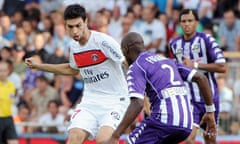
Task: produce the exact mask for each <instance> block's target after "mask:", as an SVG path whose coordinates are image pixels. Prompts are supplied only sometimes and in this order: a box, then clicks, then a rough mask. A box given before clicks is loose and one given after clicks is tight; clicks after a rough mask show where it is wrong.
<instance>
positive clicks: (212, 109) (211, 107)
mask: <svg viewBox="0 0 240 144" xmlns="http://www.w3.org/2000/svg"><path fill="white" fill-rule="evenodd" d="M205 110H206V112H215V111H216V108H215V105H214V104H212V105H205Z"/></svg>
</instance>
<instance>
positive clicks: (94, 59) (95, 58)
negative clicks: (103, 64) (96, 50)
mask: <svg viewBox="0 0 240 144" xmlns="http://www.w3.org/2000/svg"><path fill="white" fill-rule="evenodd" d="M91 58H92V60H93V61H97V60H98V58H99V56H98V55H97V54H92V56H91Z"/></svg>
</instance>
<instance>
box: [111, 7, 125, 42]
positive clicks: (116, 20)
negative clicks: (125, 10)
mask: <svg viewBox="0 0 240 144" xmlns="http://www.w3.org/2000/svg"><path fill="white" fill-rule="evenodd" d="M111 14H112V16H111V17H110V22H109V25H108V33H109V35H110V36H112V37H113V38H116V37H117V36H118V35H119V34H120V33H121V31H122V26H121V24H122V17H121V12H120V7H119V6H118V5H115V6H114V7H113V10H112V11H111ZM116 28H117V29H116Z"/></svg>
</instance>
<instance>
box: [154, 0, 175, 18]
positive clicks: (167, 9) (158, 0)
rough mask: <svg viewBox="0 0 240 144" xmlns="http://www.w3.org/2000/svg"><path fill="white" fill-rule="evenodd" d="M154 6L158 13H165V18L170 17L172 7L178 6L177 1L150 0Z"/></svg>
mask: <svg viewBox="0 0 240 144" xmlns="http://www.w3.org/2000/svg"><path fill="white" fill-rule="evenodd" d="M151 2H152V4H154V5H156V6H157V8H158V11H159V12H160V13H165V14H166V15H167V17H170V16H171V15H172V8H173V6H177V5H179V3H178V0H151Z"/></svg>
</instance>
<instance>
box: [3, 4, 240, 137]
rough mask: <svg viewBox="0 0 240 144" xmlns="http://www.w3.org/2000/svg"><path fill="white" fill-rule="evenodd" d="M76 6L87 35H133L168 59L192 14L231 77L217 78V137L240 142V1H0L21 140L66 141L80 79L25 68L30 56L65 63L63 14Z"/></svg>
mask: <svg viewBox="0 0 240 144" xmlns="http://www.w3.org/2000/svg"><path fill="white" fill-rule="evenodd" d="M73 3H78V4H81V5H83V6H84V7H85V8H86V10H87V13H88V22H89V28H90V29H92V30H96V31H100V32H103V33H106V34H108V35H110V36H112V37H113V38H114V39H116V40H117V41H118V42H119V43H120V42H121V39H122V38H123V36H124V35H126V34H127V33H128V32H130V31H134V32H138V33H140V34H141V35H142V36H143V38H144V43H145V47H146V50H152V51H157V52H160V53H163V54H165V55H166V56H168V43H169V41H170V40H171V39H172V38H174V37H177V36H180V35H182V33H183V32H182V30H181V28H180V26H179V23H178V14H179V12H180V11H181V10H182V9H183V8H191V9H195V10H197V12H198V14H199V18H200V21H199V25H198V27H197V31H200V32H206V33H209V34H211V35H212V36H214V37H215V38H216V39H217V41H218V43H219V45H220V46H221V48H222V49H223V50H224V52H225V54H226V58H227V60H228V66H229V70H228V73H227V74H224V75H216V77H217V80H218V84H219V92H220V119H219V135H240V68H239V67H240V66H239V62H240V55H239V52H240V20H239V18H240V0H96V1H93V0H92V1H86V0H0V10H1V12H0V59H1V60H7V62H8V64H9V69H10V71H11V72H10V73H9V80H10V81H12V82H13V83H14V84H15V87H16V88H17V96H16V97H15V98H14V105H13V108H12V109H13V117H14V122H15V124H16V128H17V132H18V134H24V133H37V132H48V133H65V132H66V123H67V122H68V119H69V115H70V114H71V113H72V109H73V108H74V106H75V105H76V104H77V103H79V102H81V97H82V92H83V90H84V82H83V80H82V79H81V77H80V76H77V77H73V76H59V75H53V74H51V73H46V72H42V71H38V70H34V69H29V68H27V67H26V65H25V64H24V59H25V58H27V57H30V56H34V57H37V58H38V60H39V62H47V63H53V64H58V63H64V62H68V54H69V49H68V48H69V47H68V41H69V40H70V38H69V36H68V35H67V34H66V31H65V26H64V20H63V11H64V8H65V7H66V6H67V5H69V4H73ZM143 118H144V114H142V115H140V116H139V118H138V119H137V120H136V123H137V122H139V121H141V120H142V119H143Z"/></svg>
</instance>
